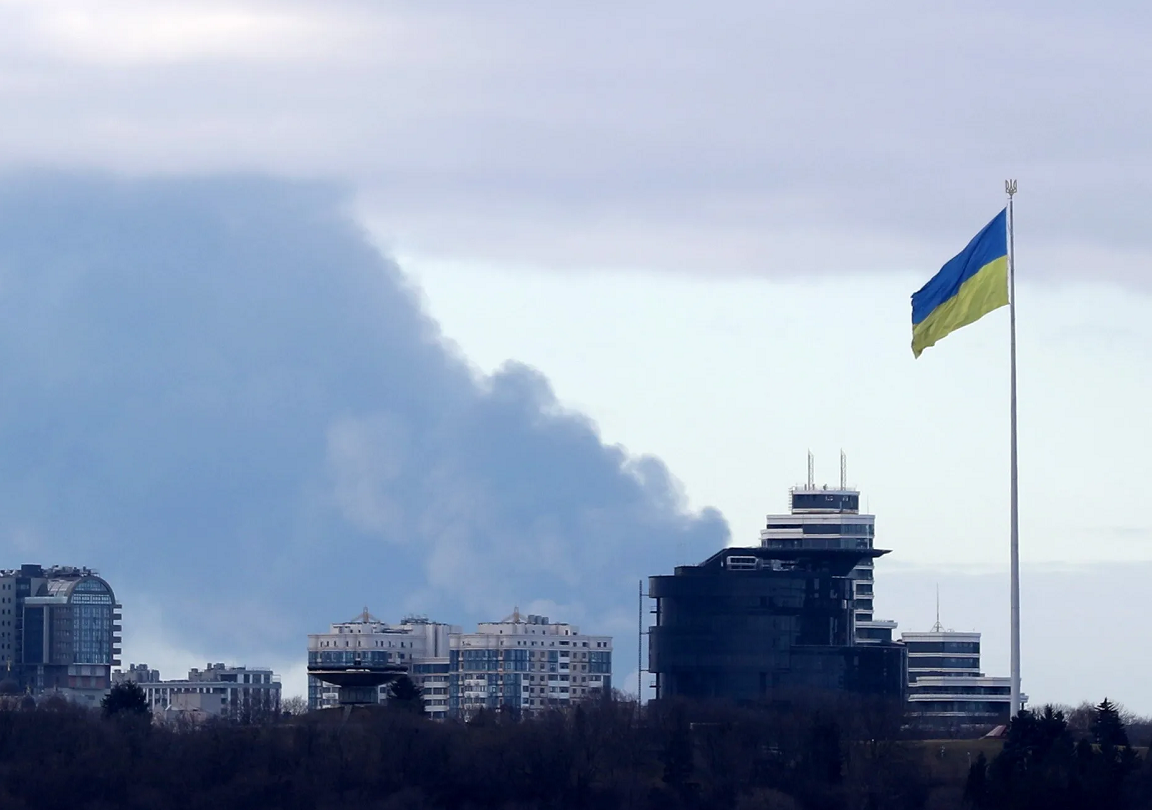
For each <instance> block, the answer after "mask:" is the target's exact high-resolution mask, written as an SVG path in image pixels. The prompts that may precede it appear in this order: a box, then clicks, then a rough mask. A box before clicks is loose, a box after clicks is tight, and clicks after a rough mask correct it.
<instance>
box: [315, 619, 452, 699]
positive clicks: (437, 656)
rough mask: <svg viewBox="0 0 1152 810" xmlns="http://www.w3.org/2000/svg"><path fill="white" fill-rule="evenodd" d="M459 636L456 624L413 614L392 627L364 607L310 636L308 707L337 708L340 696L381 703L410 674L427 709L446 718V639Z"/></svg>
mask: <svg viewBox="0 0 1152 810" xmlns="http://www.w3.org/2000/svg"><path fill="white" fill-rule="evenodd" d="M459 632H460V628H459V627H458V626H455V625H449V624H441V623H439V622H432V621H429V620H428V619H426V618H423V617H415V616H413V617H408V618H405V619H404V620H403V621H401V622H400V624H397V625H392V624H388V623H386V622H383V621H380V620H379V619H377V618H375V617H374V616H372V615H371V614H369V613H368V610H367V609H365V610H364V612H363V613H362V614H361V615H360V616H358V617H357V618H356V619H353V620H352V621H349V622H338V623H336V624H333V625H332V626H331V629H330V630H329V632H327V633H315V634H312V635H309V636H308V668H309V676H308V708H309V709H324V708H331V707H334V706H338V705H340V704H341V695H342V694H343V698H344V701H345V702H357V703H377V702H383V701H384V700H386V699H387V689H388V684H389V683H390V682H391V681H392V680H393V679H394V678H395V676H396V675H397V674H407V675H408V676H409V677H410V678H411V679H412V680H413V681H414V682H415V683H416V685H417V686H419V687H420V688H421V689H422V690H423V695H424V711H425V712H426V713H427V714H428V715H429V716H430V717H432V718H434V719H443V718H444V717H446V716H447V714H448V665H449V658H448V652H449V642H448V639H449V636H450V635H451V634H452V633H459ZM324 678H329V679H330V680H328V681H325V680H324ZM342 682H346V683H345V685H343V686H341V683H342ZM353 682H355V684H356V685H353ZM361 684H362V685H361ZM353 689H355V690H358V691H356V692H354V693H353V692H352V691H350V690H353Z"/></svg>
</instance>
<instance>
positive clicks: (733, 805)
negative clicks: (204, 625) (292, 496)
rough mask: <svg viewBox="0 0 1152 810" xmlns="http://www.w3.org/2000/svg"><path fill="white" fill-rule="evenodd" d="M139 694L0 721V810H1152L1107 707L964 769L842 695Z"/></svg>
mask: <svg viewBox="0 0 1152 810" xmlns="http://www.w3.org/2000/svg"><path fill="white" fill-rule="evenodd" d="M138 692H139V688H138V687H135V686H134V685H120V686H118V687H117V688H116V689H114V690H113V692H112V693H110V694H109V696H108V698H107V699H106V700H105V702H104V705H103V707H102V709H101V710H99V711H92V710H88V709H83V708H80V707H76V706H73V705H70V704H67V703H65V702H63V701H58V700H50V701H45V702H42V703H41V704H39V705H35V706H32V705H28V704H27V703H21V702H15V703H11V704H9V705H6V706H0V807H3V808H12V810H26V809H27V810H30V809H31V808H37V810H40V809H41V808H43V810H55V808H61V810H63V808H68V810H86V809H89V808H90V809H91V810H105V809H106V808H107V809H109V810H110V809H111V808H149V810H167V808H181V809H184V808H186V809H187V810H201V809H203V810H209V809H210V810H228V809H229V808H257V807H259V808H285V810H295V808H301V810H303V808H308V810H314V809H315V810H328V809H329V808H331V809H332V810H335V808H342V809H344V808H368V810H401V809H403V810H433V808H435V809H436V810H439V809H440V808H445V809H446V810H533V809H535V808H556V810H561V809H564V808H574V809H575V808H597V810H600V809H601V808H603V809H604V810H612V809H613V808H621V810H623V808H637V810H648V808H653V810H655V808H659V809H660V810H682V809H683V810H696V809H697V808H699V809H700V810H703V809H704V808H709V809H710V808H723V810H734V809H735V810H940V809H941V808H957V809H959V808H962V807H968V808H972V809H973V810H1017V809H1020V810H1031V808H1034V807H1035V808H1040V807H1043V808H1045V810H1052V809H1054V810H1065V808H1067V810H1074V809H1075V808H1080V807H1092V808H1093V810H1111V809H1112V808H1134V809H1135V808H1147V807H1152V769H1150V768H1149V765H1148V762H1147V760H1146V758H1144V757H1142V756H1141V755H1140V754H1139V753H1137V751H1136V750H1135V749H1134V748H1133V747H1132V746H1130V745H1129V744H1128V743H1129V741H1128V739H1127V730H1126V729H1125V725H1124V722H1123V719H1122V718H1121V716H1120V714H1119V713H1118V712H1117V710H1116V708H1115V707H1114V706H1112V704H1110V703H1108V702H1107V701H1105V703H1104V704H1101V705H1100V706H1098V707H1096V711H1095V713H1094V716H1093V721H1092V724H1091V728H1090V729H1089V732H1088V734H1089V736H1086V737H1078V736H1077V732H1076V731H1075V730H1074V729H1073V728H1071V727H1070V726H1069V724H1068V721H1067V719H1066V718H1065V717H1064V715H1063V713H1062V712H1060V711H1058V710H1055V709H1051V708H1049V709H1047V710H1044V711H1041V712H1038V713H1036V714H1031V713H1022V714H1021V716H1020V717H1019V718H1018V719H1017V720H1015V721H1013V723H1012V724H1011V727H1010V729H1009V731H1008V734H1007V737H1006V739H1005V740H1004V742H1003V744H1002V745H1001V743H1000V742H998V741H991V740H982V741H975V742H972V743H970V744H969V743H963V745H965V746H968V745H971V746H977V748H978V749H979V755H973V758H972V762H971V764H970V765H969V764H968V761H967V759H966V758H965V757H966V754H965V752H967V755H971V754H972V751H973V750H975V749H972V748H971V747H969V748H963V747H957V745H958V744H959V741H945V742H942V743H940V744H939V745H938V744H937V742H925V741H923V740H917V739H912V738H911V736H912V735H911V734H910V729H909V724H908V722H907V718H906V717H905V715H904V712H903V707H902V706H901V705H899V704H892V703H888V702H884V701H877V700H863V699H853V698H848V697H846V696H842V695H841V696H819V695H803V694H801V695H793V696H788V697H787V698H786V699H781V700H778V701H774V702H772V703H766V704H763V705H756V706H732V705H723V704H702V703H687V702H676V701H662V702H656V703H651V704H649V705H647V706H644V707H643V708H641V707H637V705H636V704H635V702H634V701H629V700H627V699H624V698H622V696H620V695H619V694H616V695H606V696H604V697H602V698H600V699H597V700H593V701H587V702H585V703H582V704H580V705H578V706H576V707H574V708H571V709H565V710H556V711H552V712H549V713H546V714H543V715H541V716H537V717H519V716H517V714H516V713H515V712H511V711H482V712H480V713H479V714H477V715H476V716H474V717H473V718H472V719H471V720H470V721H468V722H467V723H456V722H446V723H440V722H433V721H430V720H427V719H426V718H425V717H424V716H423V713H422V711H420V709H421V705H420V698H419V694H418V692H417V693H415V694H412V693H409V692H403V691H402V693H401V696H400V699H397V700H394V701H391V702H390V704H389V705H385V706H379V707H361V708H357V709H355V710H352V711H348V710H344V709H330V710H324V711H319V712H311V713H307V714H304V715H300V716H284V715H281V716H277V717H259V718H255V717H254V718H246V719H242V720H239V721H237V720H230V721H217V722H211V723H205V724H200V725H196V726H191V725H189V726H180V725H178V724H176V725H173V724H160V723H155V722H152V719H151V718H150V716H149V714H148V710H147V706H146V704H145V703H144V702H143V699H142V698H143V695H142V693H140V694H137V693H138ZM404 695H407V697H406V698H405V697H404ZM949 746H951V747H949ZM1001 748H1002V750H1001Z"/></svg>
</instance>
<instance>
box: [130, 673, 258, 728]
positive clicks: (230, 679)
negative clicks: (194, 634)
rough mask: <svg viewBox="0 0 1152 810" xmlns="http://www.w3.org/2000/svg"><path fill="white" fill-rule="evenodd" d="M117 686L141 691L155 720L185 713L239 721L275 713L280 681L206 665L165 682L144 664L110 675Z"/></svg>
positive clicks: (171, 717) (256, 674) (158, 674)
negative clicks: (126, 685)
mask: <svg viewBox="0 0 1152 810" xmlns="http://www.w3.org/2000/svg"><path fill="white" fill-rule="evenodd" d="M113 680H114V681H115V682H117V683H119V682H125V681H130V682H132V683H135V684H137V685H138V686H139V687H140V688H141V689H143V690H144V695H145V697H146V698H147V699H148V707H149V708H150V709H151V710H152V713H153V715H155V716H156V717H159V718H167V719H173V718H175V717H180V716H183V715H185V714H187V713H192V714H193V715H195V714H197V713H199V714H200V715H202V716H203V717H205V718H207V717H227V718H233V719H241V718H245V717H261V716H266V715H274V714H279V712H280V678H279V677H278V676H277V675H276V674H275V673H273V672H272V670H270V669H264V668H260V667H240V666H236V667H230V666H225V665H224V664H208V665H207V666H205V668H204V669H202V670H201V669H195V668H193V669H191V670H189V671H188V677H187V678H185V679H183V680H176V681H165V680H162V679H161V678H160V671H159V670H155V669H149V668H148V665H147V664H139V665H137V664H132V665H130V667H129V669H128V671H127V672H121V671H120V670H117V671H116V672H115V673H113Z"/></svg>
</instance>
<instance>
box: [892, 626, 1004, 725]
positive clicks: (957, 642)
mask: <svg viewBox="0 0 1152 810" xmlns="http://www.w3.org/2000/svg"><path fill="white" fill-rule="evenodd" d="M900 640H901V641H902V642H903V643H904V646H905V647H907V648H908V710H909V714H910V715H911V716H912V717H914V718H915V719H916V721H917V724H918V725H921V726H930V727H940V728H954V729H957V730H959V729H961V728H963V727H965V726H982V727H984V726H992V725H996V724H999V723H1006V722H1008V718H1009V715H1010V708H1011V705H1012V698H1011V692H1012V682H1011V679H1010V678H995V677H989V676H986V675H985V674H984V673H983V672H981V671H980V634H979V633H960V632H956V631H953V630H945V629H944V628H943V627H942V626H941V625H940V623H939V622H937V623H936V625H935V627H933V628H932V630H931V631H929V632H927V633H902V634H901V636H900ZM1025 699H1026V697H1025Z"/></svg>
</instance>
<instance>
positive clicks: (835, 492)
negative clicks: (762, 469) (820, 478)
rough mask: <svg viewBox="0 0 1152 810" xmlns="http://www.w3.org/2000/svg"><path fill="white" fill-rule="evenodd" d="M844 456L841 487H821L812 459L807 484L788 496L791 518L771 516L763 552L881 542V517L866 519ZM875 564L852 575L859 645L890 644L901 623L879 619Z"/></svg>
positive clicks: (867, 562) (863, 564) (867, 560)
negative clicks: (878, 524)
mask: <svg viewBox="0 0 1152 810" xmlns="http://www.w3.org/2000/svg"><path fill="white" fill-rule="evenodd" d="M846 473H847V470H846V467H845V459H844V454H843V453H841V455H840V486H839V487H838V488H829V487H828V486H817V485H816V483H815V480H814V478H813V474H812V456H811V454H809V456H808V482H807V484H805V485H801V486H797V487H793V488H792V489H791V490H789V493H788V504H789V512H788V514H786V515H768V516H767V525H766V526H765V528H764V529H763V530H762V531H761V532H760V545H761V546H763V547H764V548H776V549H790V548H807V549H829V548H836V549H862V550H863V549H870V548H872V547H873V544H874V539H875V536H876V516H875V515H869V514H864V513H861V511H860V493H859V492H858V491H857V490H856V489H854V488H852V487H849V486H848V482H847V474H846ZM873 570H874V560H873V558H871V557H864V558H862V559H861V560H860V562H859V563H858V564H857V565H856V567H855V568H854V569H852V575H851V578H852V600H853V605H854V609H855V613H856V615H855V622H856V641H857V642H858V643H860V644H869V643H874V642H875V643H889V642H891V641H892V633H893V631H894V630H895V629H896V622H894V621H890V620H884V619H880V620H878V619H876V618H875V615H874V613H873V609H872V605H873V599H874V597H875V594H874V591H873V587H874V575H873Z"/></svg>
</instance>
